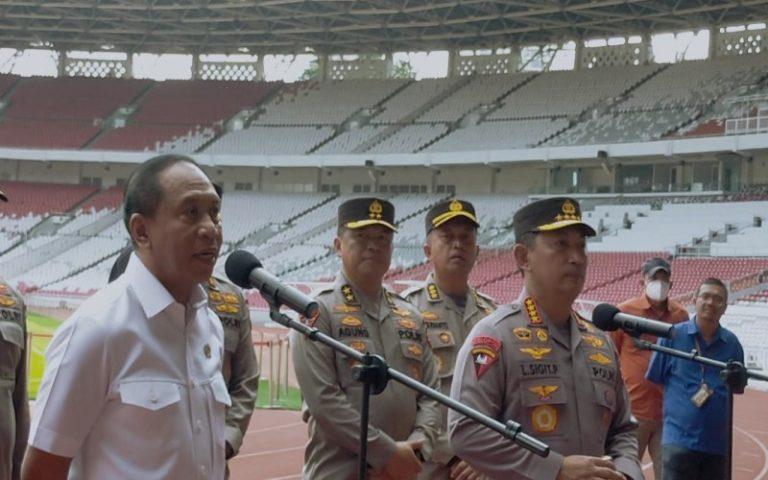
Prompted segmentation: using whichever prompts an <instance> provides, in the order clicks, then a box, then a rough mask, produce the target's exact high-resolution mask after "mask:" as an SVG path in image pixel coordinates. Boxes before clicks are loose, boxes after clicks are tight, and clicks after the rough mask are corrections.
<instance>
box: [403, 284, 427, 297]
mask: <svg viewBox="0 0 768 480" xmlns="http://www.w3.org/2000/svg"><path fill="white" fill-rule="evenodd" d="M419 290H424V285H414V286H411V287H408V288H406V289H405V290H403V291H402V292H400V296H401V297H403V298H406V299H407V297H409V296H410V295H412V294H414V293H416V292H418V291H419Z"/></svg>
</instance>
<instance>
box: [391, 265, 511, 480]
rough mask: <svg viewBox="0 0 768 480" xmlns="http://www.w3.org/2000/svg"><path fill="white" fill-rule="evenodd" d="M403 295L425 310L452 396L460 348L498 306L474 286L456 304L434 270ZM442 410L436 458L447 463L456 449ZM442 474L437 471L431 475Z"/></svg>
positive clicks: (445, 390)
mask: <svg viewBox="0 0 768 480" xmlns="http://www.w3.org/2000/svg"><path fill="white" fill-rule="evenodd" d="M402 295H403V297H405V299H406V300H408V301H409V302H411V303H412V304H413V305H415V306H416V308H418V309H419V311H420V312H421V316H422V318H423V319H424V325H425V326H426V328H427V339H428V340H429V345H430V346H431V347H432V354H433V355H434V357H435V363H436V365H437V375H438V377H440V392H442V393H443V394H445V395H450V393H451V379H452V378H453V368H454V365H455V363H456V355H457V354H458V353H459V348H461V345H462V344H463V343H464V339H465V338H467V335H469V332H470V331H471V330H472V327H474V326H475V324H476V323H477V322H479V321H480V319H482V318H483V317H486V316H488V315H490V314H491V313H493V311H494V310H495V309H496V305H495V304H494V302H493V300H492V299H491V298H490V297H487V296H485V295H483V294H482V293H480V292H478V291H477V290H475V289H474V288H470V290H469V293H468V294H467V298H466V305H465V306H464V307H460V306H458V305H456V302H454V301H453V299H451V297H450V296H448V295H446V294H445V293H444V292H443V291H442V290H440V287H438V286H437V283H436V282H435V278H434V273H430V274H429V276H428V277H427V279H426V280H425V281H424V283H423V284H422V285H419V286H417V287H414V288H411V289H408V290H406V291H404V292H403V293H402ZM440 410H441V414H440V433H439V435H438V438H437V441H436V443H435V451H434V454H433V455H432V459H433V460H434V461H435V462H437V463H440V464H446V463H448V462H449V461H450V460H451V458H453V451H452V450H451V446H450V442H449V439H448V432H447V426H448V423H447V422H448V409H447V408H445V407H441V408H440ZM441 473H442V474H443V476H445V475H447V473H448V472H447V469H441ZM440 476H441V475H439V474H437V473H435V474H433V475H431V476H430V478H440Z"/></svg>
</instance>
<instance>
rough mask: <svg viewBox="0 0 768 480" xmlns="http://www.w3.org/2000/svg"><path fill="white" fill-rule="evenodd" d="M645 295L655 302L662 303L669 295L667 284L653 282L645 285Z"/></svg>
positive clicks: (657, 281)
mask: <svg viewBox="0 0 768 480" xmlns="http://www.w3.org/2000/svg"><path fill="white" fill-rule="evenodd" d="M645 294H646V295H647V296H648V298H650V299H651V300H653V301H655V302H663V301H664V300H666V299H667V295H668V294H669V283H668V282H662V281H661V280H653V281H651V282H648V283H647V284H646V285H645Z"/></svg>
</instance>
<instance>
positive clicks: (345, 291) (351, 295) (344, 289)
mask: <svg viewBox="0 0 768 480" xmlns="http://www.w3.org/2000/svg"><path fill="white" fill-rule="evenodd" d="M341 294H342V295H343V296H344V303H346V304H347V305H360V302H358V301H357V297H355V292H353V291H352V287H350V286H349V284H348V283H345V284H344V285H342V286H341Z"/></svg>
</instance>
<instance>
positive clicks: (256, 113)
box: [195, 85, 285, 153]
mask: <svg viewBox="0 0 768 480" xmlns="http://www.w3.org/2000/svg"><path fill="white" fill-rule="evenodd" d="M283 88H285V85H281V86H280V87H278V88H275V89H273V90H272V91H270V92H269V93H268V94H266V95H265V96H264V98H262V99H261V101H260V102H259V104H258V105H256V108H254V109H253V112H252V113H251V114H250V115H249V116H248V117H247V118H245V120H244V121H243V128H248V126H249V125H250V124H251V123H252V122H253V121H254V120H256V119H257V118H258V117H259V115H260V114H261V113H262V111H261V110H260V109H259V107H261V106H262V105H266V104H267V103H269V102H270V101H271V100H272V98H274V97H275V96H277V95H278V94H279V93H280V92H281V91H282V89H283ZM242 113H243V111H242V110H241V111H240V112H237V113H236V114H234V115H232V116H231V117H230V118H228V119H227V120H226V121H225V122H224V128H222V129H216V134H215V135H214V136H213V137H212V138H210V139H208V140H207V141H206V142H204V143H203V144H202V145H200V147H198V148H197V150H195V153H200V152H204V151H205V149H206V148H208V147H210V146H211V145H213V144H214V143H216V141H217V140H218V139H220V138H221V137H222V136H224V135H226V134H227V133H229V132H230V131H231V130H229V129H228V128H227V125H229V124H230V123H231V122H232V120H234V119H235V118H236V117H237V116H238V115H241V114H242Z"/></svg>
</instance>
